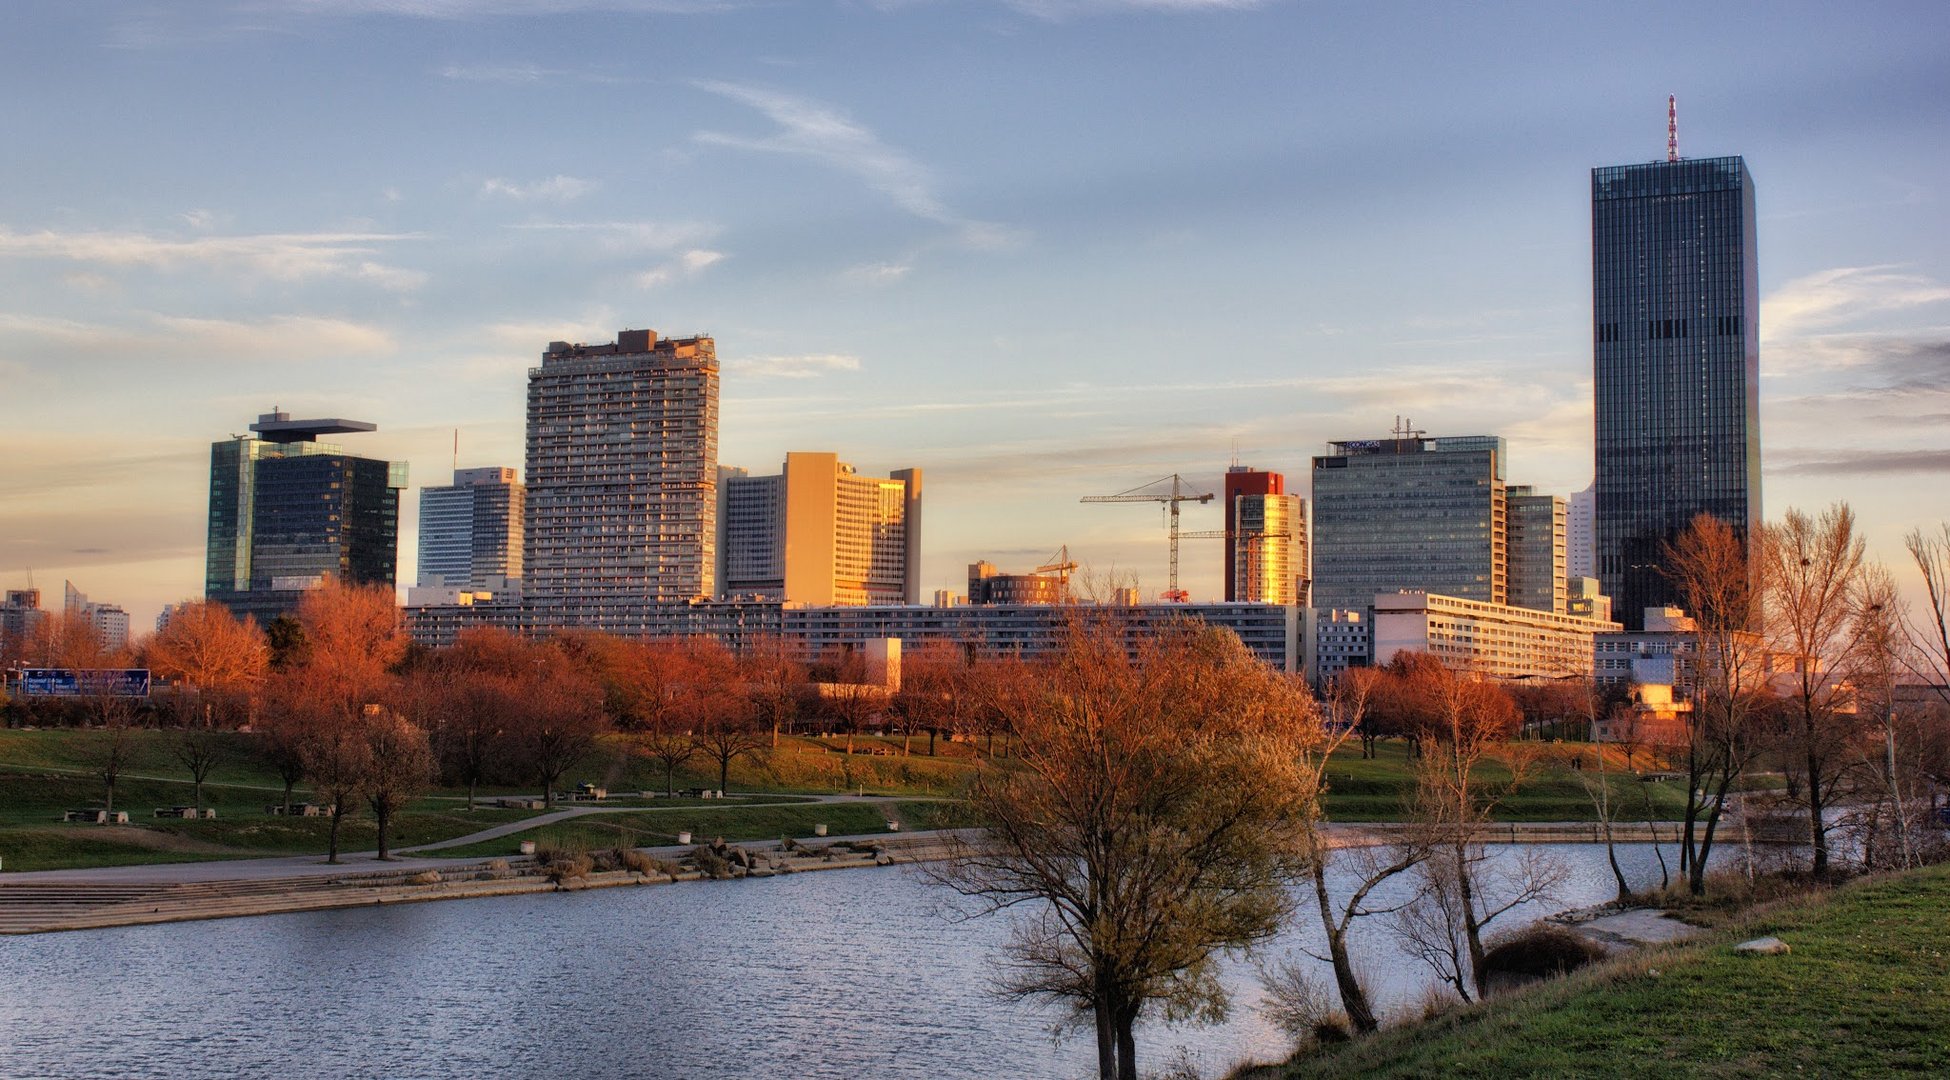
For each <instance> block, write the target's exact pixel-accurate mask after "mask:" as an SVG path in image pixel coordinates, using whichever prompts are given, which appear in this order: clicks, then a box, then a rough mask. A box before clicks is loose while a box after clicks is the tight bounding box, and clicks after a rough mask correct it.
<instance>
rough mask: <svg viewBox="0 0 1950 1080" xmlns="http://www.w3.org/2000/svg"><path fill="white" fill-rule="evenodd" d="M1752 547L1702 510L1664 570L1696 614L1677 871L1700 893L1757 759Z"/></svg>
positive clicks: (1759, 667) (1758, 653) (1759, 686)
mask: <svg viewBox="0 0 1950 1080" xmlns="http://www.w3.org/2000/svg"><path fill="white" fill-rule="evenodd" d="M1754 572H1755V571H1754V568H1752V567H1750V566H1749V564H1748V558H1747V545H1746V544H1745V543H1744V542H1743V541H1742V540H1741V538H1740V536H1739V534H1737V533H1735V532H1734V530H1733V527H1732V526H1730V525H1728V524H1727V523H1726V522H1724V521H1721V520H1720V519H1718V518H1716V517H1714V516H1712V515H1711V514H1700V515H1698V516H1697V517H1695V518H1693V522H1692V524H1691V525H1690V526H1689V527H1688V528H1687V529H1686V531H1685V532H1683V533H1681V534H1680V536H1679V539H1678V540H1677V541H1676V542H1674V543H1672V544H1670V545H1668V546H1667V547H1666V549H1665V574H1666V577H1667V578H1668V579H1669V580H1670V581H1671V582H1672V584H1673V586H1674V587H1675V588H1676V589H1677V591H1678V593H1679V600H1680V603H1681V604H1682V605H1684V606H1685V609H1686V612H1687V614H1688V615H1689V616H1690V617H1691V618H1692V620H1693V632H1692V633H1693V639H1694V650H1693V657H1694V674H1693V687H1692V691H1693V692H1692V697H1693V708H1692V710H1691V711H1690V712H1687V713H1685V714H1683V715H1684V716H1685V720H1686V733H1685V744H1684V745H1683V746H1680V747H1677V748H1676V754H1677V756H1680V757H1682V758H1683V760H1684V762H1685V766H1686V810H1685V817H1684V819H1683V821H1682V823H1681V827H1680V829H1681V831H1680V847H1679V869H1680V872H1681V873H1682V874H1685V875H1686V878H1687V887H1688V888H1689V889H1690V891H1691V892H1692V893H1693V895H1695V896H1700V895H1704V894H1705V892H1706V863H1707V859H1708V858H1709V857H1711V855H1712V853H1713V841H1714V838H1715V834H1716V833H1717V831H1718V829H1719V825H1720V820H1721V818H1722V817H1723V816H1724V814H1725V813H1726V807H1727V797H1728V795H1729V794H1731V792H1732V790H1733V783H1734V781H1735V780H1736V779H1738V778H1739V777H1740V775H1741V774H1742V773H1743V772H1745V771H1746V769H1747V766H1748V765H1749V764H1750V763H1751V762H1752V761H1753V758H1754V756H1755V753H1756V751H1757V748H1758V746H1759V740H1757V739H1756V738H1755V731H1754V719H1755V707H1756V705H1757V704H1758V703H1759V702H1760V701H1761V699H1762V695H1763V693H1764V690H1765V687H1764V682H1765V675H1766V655H1765V645H1764V643H1763V642H1762V640H1761V638H1760V636H1759V635H1758V634H1756V633H1755V632H1754V627H1755V624H1756V619H1755V616H1756V613H1757V607H1756V605H1757V604H1758V602H1759V599H1760V597H1759V593H1760V590H1757V589H1756V588H1755V587H1754V586H1755V580H1754Z"/></svg>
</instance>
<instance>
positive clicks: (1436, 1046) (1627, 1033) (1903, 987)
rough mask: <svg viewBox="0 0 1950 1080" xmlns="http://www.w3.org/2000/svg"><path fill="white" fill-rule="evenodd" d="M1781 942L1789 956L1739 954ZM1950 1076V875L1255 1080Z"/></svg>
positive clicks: (1649, 958) (1836, 899) (1849, 894)
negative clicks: (1740, 949)
mask: <svg viewBox="0 0 1950 1080" xmlns="http://www.w3.org/2000/svg"><path fill="white" fill-rule="evenodd" d="M1767 934H1772V935H1775V936H1777V937H1779V938H1781V939H1782V940H1783V941H1786V942H1787V943H1788V945H1789V946H1790V947H1791V948H1792V950H1793V951H1792V952H1791V953H1790V954H1788V955H1786V956H1772V957H1754V956H1746V955H1742V954H1738V953H1735V952H1734V951H1733V949H1732V945H1733V943H1735V942H1739V941H1742V940H1746V939H1748V938H1752V937H1758V936H1761V935H1767ZM1797 1073H1799V1074H1803V1075H1809V1076H1891V1075H1899V1074H1909V1075H1937V1076H1941V1075H1946V1074H1950V867H1936V868H1932V869H1929V870H1923V871H1918V872H1914V873H1910V874H1905V875H1900V876H1892V877H1886V878H1880V879H1875V880H1868V881H1862V882H1858V883H1856V884H1854V885H1850V886H1847V887H1844V888H1842V889H1840V890H1837V891H1836V892H1834V893H1831V894H1826V895H1821V896H1816V897H1812V898H1804V899H1801V900H1797V901H1791V902H1781V903H1777V904H1775V905H1772V906H1770V907H1767V908H1764V909H1760V910H1757V911H1755V912H1753V913H1750V914H1749V915H1748V916H1746V917H1745V918H1742V919H1739V920H1737V921H1736V922H1734V923H1733V924H1732V925H1730V926H1729V927H1728V928H1727V929H1726V930H1724V931H1722V932H1720V933H1718V934H1716V935H1715V936H1714V938H1713V939H1712V940H1711V941H1710V942H1708V943H1703V944H1696V945H1690V946H1684V947H1679V948H1675V949H1671V950H1662V951H1658V952H1653V953H1647V954H1641V955H1639V956H1635V957H1632V958H1630V959H1628V960H1626V961H1624V962H1622V963H1620V964H1618V965H1615V966H1612V967H1608V968H1603V969H1598V970H1594V971H1587V972H1584V973H1581V974H1579V975H1576V976H1573V977H1571V978H1569V979H1566V980H1563V981H1561V982H1557V983H1552V984H1548V985H1545V986H1541V987H1538V988H1535V989H1533V990H1531V991H1529V992H1526V993H1523V994H1518V995H1513V996H1510V997H1507V998H1502V999H1498V1000H1496V1001H1492V1002H1491V1003H1489V1004H1487V1005H1482V1006H1477V1007H1474V1008H1470V1009H1465V1010H1462V1011H1460V1012H1458V1013H1455V1014H1452V1015H1450V1016H1447V1017H1444V1018H1442V1019H1438V1020H1435V1021H1433V1022H1431V1023H1428V1024H1425V1025H1421V1026H1417V1027H1404V1028H1397V1029H1393V1030H1389V1031H1384V1032H1383V1033H1381V1034H1380V1035H1379V1036H1377V1037H1375V1038H1373V1039H1369V1040H1365V1041H1362V1042H1357V1043H1352V1044H1348V1045H1346V1046H1343V1047H1340V1048H1337V1049H1335V1050H1333V1051H1330V1052H1327V1053H1323V1054H1320V1055H1318V1056H1314V1057H1310V1058H1307V1059H1304V1060H1299V1061H1296V1062H1294V1063H1291V1064H1290V1065H1289V1066H1287V1067H1284V1068H1281V1069H1272V1070H1262V1071H1259V1072H1257V1073H1254V1074H1252V1075H1253V1076H1255V1077H1258V1078H1271V1077H1294V1078H1301V1077H1338V1076H1355V1075H1359V1076H1374V1077H1423V1076H1444V1077H1499V1078H1500V1077H1543V1076H1552V1077H1557V1076H1579V1077H1617V1078H1621V1080H1637V1078H1640V1077H1643V1076H1645V1075H1648V1074H1654V1075H1660V1076H1695V1077H1715V1078H1719V1077H1764V1076H1780V1075H1791V1074H1797Z"/></svg>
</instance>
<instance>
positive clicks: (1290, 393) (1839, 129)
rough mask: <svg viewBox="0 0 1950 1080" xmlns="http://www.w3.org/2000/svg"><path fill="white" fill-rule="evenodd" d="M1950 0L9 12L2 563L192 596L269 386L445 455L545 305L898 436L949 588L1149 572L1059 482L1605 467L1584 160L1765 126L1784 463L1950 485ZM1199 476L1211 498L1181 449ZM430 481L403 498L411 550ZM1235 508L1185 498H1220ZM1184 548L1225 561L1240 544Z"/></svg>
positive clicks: (523, 361)
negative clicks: (1409, 450)
mask: <svg viewBox="0 0 1950 1080" xmlns="http://www.w3.org/2000/svg"><path fill="white" fill-rule="evenodd" d="M1946 40H1950V6H1946V5H1943V4H1940V3H1911V4H1857V5H1846V6H1841V5H1833V4H1786V3H1766V4H1713V5H1700V4H1658V3H1654V4H1637V5H1605V6H1596V5H1567V4H1553V3H1538V4H1511V5H1502V6H1487V5H1460V4H1457V5H1442V4H1432V3H1387V2H1378V3H1359V4H1353V3H1302V2H1292V3H1280V2H1277V0H1267V2H1264V3H1257V4H1256V3H1233V2H1224V0H1220V2H1199V0H1151V2H1126V0H1020V2H1015V3H1007V2H975V0H970V2H959V3H958V2H946V0H944V2H929V0H884V2H880V3H866V2H853V3H844V2H843V3H830V2H814V3H786V2H780V3H713V2H709V0H647V2H635V0H553V2H551V0H330V2H328V0H202V2H197V3H168V2H155V0H151V2H139V3H138V2H129V3H118V2H114V0H103V2H97V3H89V4H73V3H57V2H39V0H25V2H23V0H13V2H11V3H9V4H8V6H7V9H6V12H5V14H4V15H0V145H4V146H5V147H6V152H5V153H4V154H0V410H3V411H4V415H5V417H6V419H5V422H4V425H0V583H4V584H5V585H7V586H9V587H15V586H18V585H20V584H22V583H24V582H25V580H26V574H27V569H28V568H29V567H31V568H32V570H33V574H34V578H35V581H36V583H37V584H39V585H41V586H42V587H43V589H44V590H53V591H56V592H58V589H59V585H60V579H62V578H63V577H66V578H72V579H73V580H74V581H75V582H76V584H77V585H78V586H79V587H80V588H82V589H83V590H84V591H86V592H88V593H90V594H91V595H92V596H94V597H95V598H97V599H101V600H108V601H116V602H121V603H123V604H124V605H126V606H128V607H129V608H130V609H131V611H132V612H134V613H135V615H136V616H137V620H138V625H143V624H145V623H146V621H147V619H148V617H150V616H152V615H153V614H154V612H155V611H156V610H157V609H159V608H160V606H161V605H162V604H163V603H166V602H169V601H172V600H175V599H180V598H183V597H186V596H191V595H195V594H197V593H198V592H199V591H200V589H201V583H202V555H203V539H204V534H203V529H204V524H203V522H204V509H205V500H206V482H207V481H206V469H207V455H208V446H209V443H210V441H211V440H213V439H219V438H223V437H225V436H226V435H227V434H229V433H231V432H237V431H242V430H243V429H244V425H246V424H248V423H249V422H250V420H251V419H252V418H254V417H255V416H256V415H257V414H258V413H259V412H263V411H266V410H268V409H269V408H270V407H271V406H272V405H273V404H277V405H282V406H283V407H285V408H287V409H289V410H290V411H292V412H293V413H294V414H302V415H326V416H353V417H358V418H361V419H367V420H372V421H375V422H377V423H378V424H379V425H380V431H379V432H378V433H377V434H374V435H369V436H360V437H353V438H348V439H346V440H345V442H346V445H347V446H348V448H355V447H356V448H357V449H358V450H359V451H361V452H364V453H368V454H372V455H375V456H387V457H394V458H403V459H406V460H408V461H410V462H411V465H412V469H413V479H414V483H415V485H416V486H417V485H418V484H421V483H439V482H444V480H445V479H446V476H447V471H448V469H449V468H450V467H451V447H452V440H453V431H454V429H455V428H459V429H460V443H461V453H460V464H461V465H462V466H463V467H465V466H473V465H500V464H510V465H516V466H519V465H520V464H521V447H522V408H523V404H522V403H523V393H524V382H525V372H526V369H527V368H528V367H529V366H530V365H532V364H534V363H536V362H537V358H538V357H539V354H540V351H541V349H542V348H543V347H544V345H545V344H546V342H548V341H549V340H551V339H557V338H562V339H570V340H589V341H595V340H609V339H611V337H612V336H613V335H614V333H615V331H616V330H617V329H619V328H622V327H626V326H632V327H652V328H655V329H657V330H659V331H660V332H663V333H666V334H688V333H694V332H706V333H710V334H713V335H714V336H715V337H716V338H717V342H718V352H719V356H720V358H721V359H722V360H723V362H724V378H723V406H722V429H721V430H722V437H721V451H720V456H721V458H722V460H723V461H724V462H725V463H727V464H739V465H744V466H747V467H750V468H752V469H753V470H754V471H770V470H771V469H773V468H775V467H776V466H777V464H778V462H779V461H780V460H781V459H782V458H783V456H784V454H785V453H786V451H788V450H834V451H837V452H839V453H840V454H841V455H842V457H843V458H845V459H847V460H850V461H852V462H854V463H855V464H857V465H858V466H860V467H861V468H862V469H863V470H865V471H871V472H885V471H886V470H888V469H891V468H900V467H905V466H913V465H918V466H921V467H922V468H924V469H925V470H926V471H927V474H928V491H927V501H928V510H927V518H926V536H925V551H926V564H925V567H924V582H925V585H926V587H927V588H929V589H932V588H938V587H939V588H955V589H957V591H959V589H960V587H961V581H962V577H963V571H964V566H965V564H966V563H967V562H969V561H972V560H974V559H976V558H982V557H987V558H990V559H992V560H994V561H996V562H997V563H999V564H1002V565H1003V566H1004V567H1005V568H1020V567H1023V566H1027V565H1034V564H1035V563H1037V562H1041V561H1043V559H1044V556H1046V555H1048V554H1049V553H1050V552H1053V551H1054V550H1055V549H1056V548H1057V547H1058V545H1061V544H1065V543H1067V544H1068V545H1069V546H1070V549H1071V551H1072V552H1073V553H1074V554H1075V555H1076V556H1077V557H1078V558H1080V559H1082V560H1083V561H1085V562H1087V563H1089V564H1090V565H1091V566H1092V567H1093V568H1094V569H1096V570H1097V571H1099V572H1109V571H1112V570H1115V571H1116V572H1118V573H1120V574H1135V575H1136V576H1137V577H1138V578H1139V580H1140V581H1141V583H1142V584H1143V586H1144V587H1145V588H1146V591H1155V590H1157V589H1159V588H1162V587H1163V584H1164V580H1163V579H1164V560H1165V543H1164V533H1163V528H1162V521H1161V517H1160V515H1159V514H1158V513H1157V512H1156V511H1155V510H1151V509H1147V508H1145V507H1142V506H1108V507H1107V506H1082V505H1079V504H1078V503H1077V499H1078V497H1080V496H1083V495H1089V494H1107V493H1111V492H1116V491H1121V490H1123V489H1125V488H1129V487H1132V486H1135V485H1137V484H1140V483H1143V482H1145V481H1148V480H1152V479H1155V478H1156V477H1159V476H1163V475H1166V474H1168V473H1171V472H1180V473H1183V474H1185V475H1186V476H1187V477H1189V478H1192V479H1193V480H1194V481H1195V482H1198V483H1201V484H1206V485H1211V484H1215V483H1216V481H1217V477H1218V474H1219V473H1220V472H1221V471H1222V470H1223V468H1224V467H1225V465H1226V464H1227V463H1228V462H1229V461H1230V460H1231V458H1232V456H1233V454H1234V453H1235V449H1236V452H1237V454H1238V457H1239V460H1240V461H1242V462H1243V463H1246V464H1250V465H1256V466H1259V467H1263V468H1271V469H1276V470H1280V471H1284V472H1286V473H1287V474H1288V475H1289V477H1290V478H1293V479H1294V480H1295V481H1296V482H1297V485H1298V486H1299V487H1300V488H1302V489H1303V490H1304V476H1305V473H1306V470H1307V461H1308V457H1309V455H1311V454H1313V453H1317V452H1319V451H1320V448H1321V446H1322V444H1323V443H1324V442H1326V441H1327V440H1329V439H1336V438H1361V437H1371V436H1374V435H1377V434H1381V433H1384V432H1385V431H1386V430H1387V429H1388V428H1389V427H1390V426H1391V425H1392V424H1393V422H1394V418H1395V417H1396V416H1397V415H1405V416H1408V417H1411V418H1412V419H1413V420H1414V422H1415V425H1416V426H1417V427H1420V428H1423V429H1426V430H1428V431H1429V432H1431V433H1432V434H1475V433H1496V434H1502V435H1505V436H1506V437H1507V438H1508V439H1509V441H1510V449H1511V457H1512V461H1511V463H1510V467H1509V470H1508V471H1509V474H1510V479H1511V480H1513V481H1515V482H1529V483H1534V484H1536V485H1538V486H1540V487H1542V488H1544V489H1546V490H1553V491H1558V492H1561V493H1566V494H1568V493H1569V492H1571V491H1573V490H1575V489H1577V488H1580V487H1582V486H1584V484H1585V483H1587V482H1588V480H1589V477H1590V454H1591V405H1590V359H1591V358H1590V347H1589V344H1588V342H1589V325H1588V323H1589V305H1590V243H1589V204H1588V198H1589V195H1588V192H1589V178H1588V170H1589V169H1590V168H1591V167H1592V166H1594V165H1606V164H1618V163H1624V162H1631V161H1640V160H1651V159H1653V158H1656V157H1660V156H1662V155H1663V153H1664V136H1665V131H1664V119H1665V117H1664V112H1665V97H1666V95H1667V94H1668V93H1674V94H1677V95H1678V97H1679V106H1680V142H1681V150H1682V152H1683V153H1686V154H1688V155H1691V156H1714V155H1720V154H1734V153H1737V154H1743V155H1745V156H1746V158H1747V161H1748V164H1749V166H1750V168H1751V169H1752V172H1753V175H1754V177H1755V184H1756V188H1757V190H1758V192H1759V206H1760V242H1759V247H1760V267H1761V286H1762V294H1763V309H1762V353H1761V364H1762V369H1763V379H1762V390H1761V392H1762V414H1763V419H1762V437H1763V441H1764V456H1765V466H1766V481H1765V483H1766V488H1765V496H1764V502H1765V507H1766V510H1767V513H1768V514H1769V516H1770V517H1772V516H1777V515H1778V514H1779V513H1780V512H1781V511H1782V510H1783V509H1785V508H1786V507H1788V506H1791V505H1792V506H1801V507H1806V508H1818V507H1820V506H1823V505H1825V504H1827V503H1828V502H1830V501H1833V500H1834V499H1837V498H1846V499H1848V500H1850V501H1851V502H1852V503H1853V504H1854V505H1855V507H1856V509H1857V511H1858V513H1859V514H1860V515H1861V517H1862V518H1863V519H1864V521H1865V523H1866V525H1867V526H1868V528H1869V530H1870V533H1871V538H1872V541H1873V544H1874V547H1875V549H1876V553H1877V554H1879V555H1880V556H1882V557H1883V558H1885V559H1887V560H1889V561H1890V562H1892V563H1896V562H1898V561H1899V560H1900V557H1901V551H1900V546H1899V539H1900V536H1901V534H1902V533H1903V532H1904V531H1905V530H1907V529H1909V528H1911V527H1914V526H1918V525H1923V526H1930V525H1933V524H1934V523H1935V522H1938V521H1941V520H1944V519H1950V494H1946V491H1945V485H1944V478H1945V476H1946V469H1947V468H1950V439H1946V438H1945V435H1944V432H1945V430H1946V420H1950V265H1946V263H1950V255H1947V254H1946V252H1950V214H1947V213H1946V208H1945V201H1944V200H1945V194H1944V182H1945V181H1944V178H1945V177H1946V176H1950V139H1946V133H1947V132H1950V57H1947V54H1946V53H1945V51H1944V49H1943V42H1945V41H1946ZM1208 489H1209V488H1208ZM415 503H416V498H415V497H414V496H413V495H412V494H411V493H409V497H408V498H407V500H406V513H405V515H404V516H405V523H406V525H407V529H406V530H405V532H406V533H407V536H406V537H405V539H404V542H403V544H402V560H401V565H402V569H403V572H404V573H403V580H405V578H407V577H410V575H411V572H412V566H413V543H412V540H411V537H410V533H411V526H412V524H413V522H414V521H415V520H416V515H415V514H414V512H413V511H414V508H415ZM1218 523H1219V522H1218V511H1217V510H1216V509H1214V508H1209V507H1208V508H1202V509H1193V510H1188V511H1187V517H1186V526H1187V527H1188V528H1215V527H1217V526H1218ZM1186 543H1187V547H1186V550H1185V556H1184V561H1185V581H1186V584H1187V586H1188V587H1189V588H1190V589H1191V590H1192V591H1193V593H1194V594H1195V595H1199V596H1212V595H1214V594H1216V593H1217V591H1218V589H1219V569H1218V567H1219V555H1220V552H1219V550H1218V545H1217V543H1216V542H1215V541H1196V542H1195V541H1187V542H1186Z"/></svg>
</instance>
